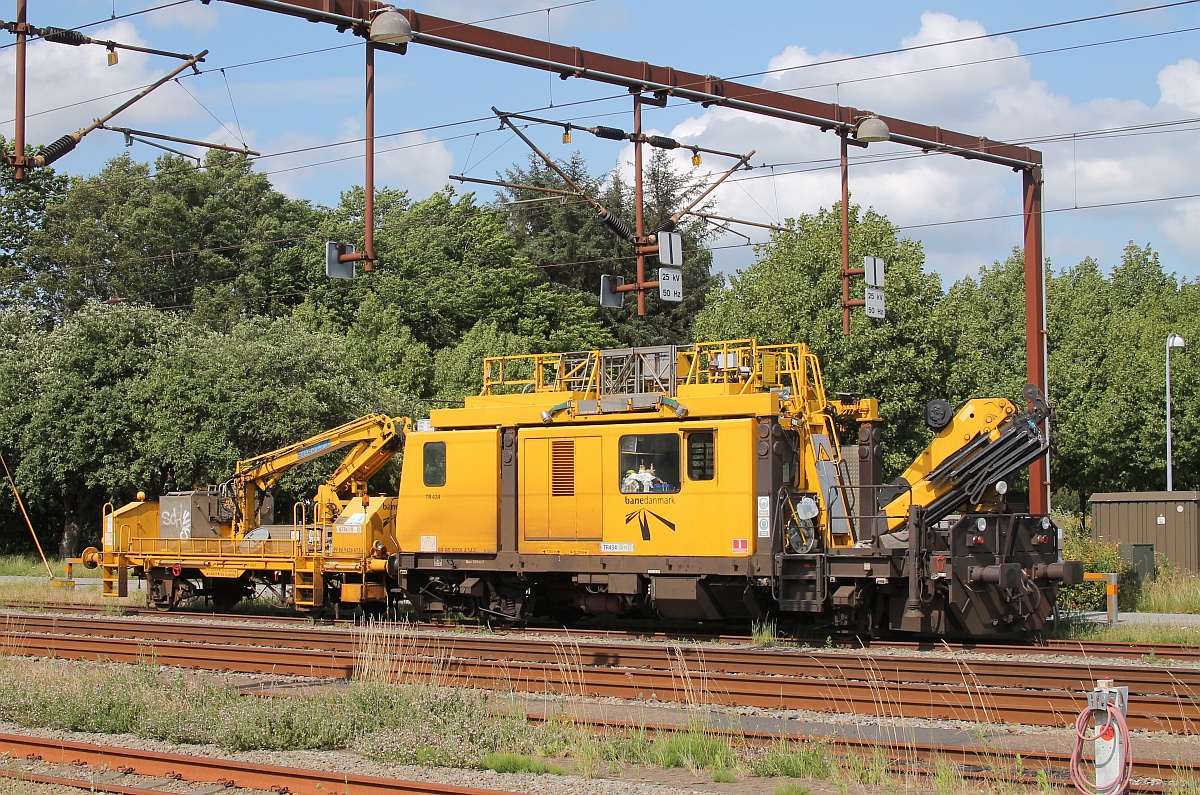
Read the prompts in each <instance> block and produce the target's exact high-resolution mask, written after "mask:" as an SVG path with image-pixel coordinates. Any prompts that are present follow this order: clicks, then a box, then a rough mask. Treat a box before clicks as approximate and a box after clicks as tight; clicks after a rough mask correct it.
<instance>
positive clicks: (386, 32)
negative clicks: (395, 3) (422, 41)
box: [370, 8, 413, 44]
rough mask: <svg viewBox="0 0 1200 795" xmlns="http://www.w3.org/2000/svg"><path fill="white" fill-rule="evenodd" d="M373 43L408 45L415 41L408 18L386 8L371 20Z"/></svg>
mask: <svg viewBox="0 0 1200 795" xmlns="http://www.w3.org/2000/svg"><path fill="white" fill-rule="evenodd" d="M370 36H371V41H374V42H380V43H383V44H406V43H408V42H410V41H412V40H413V32H412V26H411V25H409V24H408V18H407V17H405V16H404V15H403V14H401V13H400V12H399V11H397V10H396V9H394V8H385V9H384V10H383V11H381V12H379V14H377V15H376V17H375V19H373V20H371V31H370Z"/></svg>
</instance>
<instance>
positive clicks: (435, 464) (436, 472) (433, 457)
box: [422, 442, 446, 487]
mask: <svg viewBox="0 0 1200 795" xmlns="http://www.w3.org/2000/svg"><path fill="white" fill-rule="evenodd" d="M422 455H423V456H424V459H425V467H424V472H423V474H424V480H425V485H426V486H429V487H436V486H445V485H446V443H445V442H426V443H425V446H424V448H423V449H422Z"/></svg>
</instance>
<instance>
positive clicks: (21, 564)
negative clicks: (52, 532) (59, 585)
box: [0, 555, 82, 577]
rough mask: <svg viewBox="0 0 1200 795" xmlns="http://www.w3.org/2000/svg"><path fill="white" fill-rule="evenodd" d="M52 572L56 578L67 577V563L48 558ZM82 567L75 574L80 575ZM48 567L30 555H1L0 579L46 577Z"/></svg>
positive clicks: (39, 559) (77, 568)
mask: <svg viewBox="0 0 1200 795" xmlns="http://www.w3.org/2000/svg"><path fill="white" fill-rule="evenodd" d="M47 562H48V563H49V564H50V570H51V571H53V572H54V576H55V577H65V576H67V567H66V563H64V562H63V561H61V560H55V559H53V558H48V559H47ZM81 568H82V567H76V570H75V574H76V575H79V574H80V571H79V570H80V569H81ZM46 576H47V575H46V566H45V565H44V564H43V563H42V560H41V558H32V557H29V556H28V555H0V577H46Z"/></svg>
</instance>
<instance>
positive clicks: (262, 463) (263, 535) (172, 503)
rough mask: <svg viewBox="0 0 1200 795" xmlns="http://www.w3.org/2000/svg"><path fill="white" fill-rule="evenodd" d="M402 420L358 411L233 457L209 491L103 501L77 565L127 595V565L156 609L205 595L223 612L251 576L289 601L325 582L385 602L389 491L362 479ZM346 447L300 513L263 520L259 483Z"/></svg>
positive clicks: (308, 597)
mask: <svg viewBox="0 0 1200 795" xmlns="http://www.w3.org/2000/svg"><path fill="white" fill-rule="evenodd" d="M407 427H408V420H407V419H405V418H397V419H393V418H391V417H387V416H384V415H381V414H369V415H367V416H365V417H360V418H358V419H357V420H353V421H351V422H348V423H346V424H345V425H340V426H338V427H337V428H333V429H331V430H328V431H325V432H324V433H320V434H317V435H316V436H314V437H312V438H310V439H305V440H304V441H302V442H299V443H297V444H293V445H289V446H287V447H283V448H280V449H279V450H275V451H272V452H270V453H265V454H263V455H260V456H257V457H256V458H251V459H249V460H246V461H239V462H238V465H237V469H236V471H235V474H234V476H233V477H232V478H231V479H230V480H229V481H228V482H226V483H224V484H222V485H220V486H210V487H209V488H207V489H199V490H193V491H182V492H172V493H170V494H167V495H164V496H163V497H161V498H159V499H158V500H157V501H151V500H147V499H146V495H145V494H142V493H139V494H138V499H137V501H135V502H131V503H129V504H128V505H125V506H122V507H121V508H116V509H114V508H113V506H112V505H111V504H110V505H106V506H105V507H104V513H103V516H102V527H103V535H104V539H103V540H104V549H103V552H101V551H99V550H96V549H94V548H89V549H86V550H84V552H83V555H82V556H81V558H80V560H81V561H82V562H83V564H84V565H85V566H87V567H89V568H94V567H95V566H97V565H99V566H100V568H101V576H102V587H103V593H104V595H105V596H114V597H116V596H125V595H127V594H128V588H129V585H128V578H129V574H130V571H131V570H132V571H133V573H134V574H136V575H137V576H141V577H143V578H144V579H145V580H146V581H147V582H148V583H149V594H148V598H149V601H150V603H151V604H153V605H155V606H156V607H158V608H160V609H162V610H170V609H171V608H173V607H175V606H177V605H178V604H179V603H180V602H182V601H184V600H185V599H189V598H192V597H196V596H205V597H208V598H209V599H210V600H211V602H212V604H213V606H214V607H216V608H217V609H226V608H228V607H230V606H232V605H233V604H234V603H236V602H238V601H239V600H241V599H242V598H244V597H246V596H247V595H249V594H250V593H251V592H252V589H253V585H254V581H255V580H258V581H260V582H265V583H267V584H268V585H272V586H279V587H281V588H283V589H286V590H288V591H289V596H290V599H291V601H292V603H293V604H294V605H295V606H297V607H300V608H304V607H308V608H318V607H321V606H323V605H324V604H325V602H326V596H327V594H326V584H327V583H328V584H331V585H336V586H337V588H338V593H337V594H336V595H337V596H338V597H339V598H340V599H342V600H345V601H348V602H351V603H359V602H367V603H371V602H377V603H384V602H386V600H387V586H386V583H385V581H384V564H385V558H386V557H387V549H388V547H386V546H385V543H390V544H391V549H393V550H394V549H395V541H394V540H390V539H393V538H394V536H395V521H396V498H395V497H383V496H369V495H368V494H367V481H369V480H370V479H371V477H372V476H374V475H375V474H376V473H377V472H379V471H380V470H381V469H383V467H384V466H386V465H387V463H388V462H389V461H390V460H391V459H392V457H393V456H394V455H395V454H396V453H397V452H398V451H399V450H400V448H401V446H402V444H403V441H404V432H405V430H406V429H407ZM347 447H349V448H350V451H349V453H347V455H346V456H345V458H344V459H343V460H342V462H341V463H340V464H339V465H338V467H337V468H336V469H335V470H334V471H333V473H332V474H331V475H330V476H329V478H328V479H327V480H326V482H325V483H323V484H322V485H321V486H320V487H319V488H318V489H317V494H316V497H315V499H314V500H313V502H312V509H311V510H312V515H311V516H309V515H308V513H309V510H308V508H307V507H306V506H305V505H304V504H301V503H297V504H296V506H295V507H294V509H293V521H292V523H291V524H287V525H272V524H268V523H267V522H268V520H269V519H270V518H271V516H272V514H273V512H274V500H273V499H272V497H271V493H270V489H271V487H273V486H274V485H275V484H276V483H278V482H279V479H280V478H281V477H283V475H284V474H286V473H287V471H288V470H290V469H291V468H293V467H295V466H298V465H300V464H305V463H308V462H310V461H313V460H315V459H317V458H319V457H321V456H323V455H327V454H329V453H332V452H336V451H338V450H342V449H345V448H347Z"/></svg>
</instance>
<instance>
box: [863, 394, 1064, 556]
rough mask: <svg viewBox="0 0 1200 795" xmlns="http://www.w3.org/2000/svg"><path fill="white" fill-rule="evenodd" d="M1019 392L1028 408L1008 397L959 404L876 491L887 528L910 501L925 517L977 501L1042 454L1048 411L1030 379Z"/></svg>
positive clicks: (898, 522)
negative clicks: (880, 490) (920, 449)
mask: <svg viewBox="0 0 1200 795" xmlns="http://www.w3.org/2000/svg"><path fill="white" fill-rule="evenodd" d="M1025 397H1026V398H1028V399H1029V401H1030V403H1032V404H1033V408H1032V409H1030V410H1028V411H1020V410H1019V409H1018V407H1017V405H1016V404H1015V403H1013V402H1012V401H1011V400H1009V399H1008V398H977V399H974V400H971V401H968V402H967V404H966V405H965V406H963V407H962V408H961V409H959V411H958V413H957V414H955V415H954V417H953V418H952V419H950V421H949V422H948V423H947V424H946V425H945V427H943V428H942V429H941V432H940V433H938V435H937V436H936V437H934V439H933V441H932V442H930V443H929V446H928V447H926V448H925V450H924V452H922V453H921V454H920V455H919V456H917V459H916V460H915V461H913V462H912V464H910V465H909V467H908V469H906V470H905V471H904V474H903V475H901V476H900V478H899V479H898V480H896V481H894V482H893V483H892V485H891V490H890V492H889V491H885V493H884V494H883V495H881V497H880V503H882V504H884V508H883V513H884V515H885V516H886V517H887V532H889V533H890V532H894V531H896V530H900V529H902V528H903V527H904V526H905V524H906V523H907V522H908V513H909V508H911V507H912V506H913V505H917V506H919V507H921V508H923V509H924V510H925V513H926V520H927V521H929V522H936V521H938V520H939V519H941V518H942V517H944V516H947V515H948V514H950V513H953V512H954V511H955V510H958V509H959V508H960V507H962V506H963V505H980V504H982V503H983V502H984V501H985V499H986V498H987V491H988V489H989V488H991V487H993V486H995V484H996V482H997V481H999V480H1001V479H1003V478H1006V477H1009V476H1010V475H1011V474H1012V473H1014V472H1016V471H1018V470H1021V469H1023V468H1025V467H1027V466H1028V465H1029V464H1030V463H1031V462H1032V461H1034V460H1035V459H1036V458H1038V456H1041V455H1044V454H1045V452H1046V450H1047V449H1048V448H1049V442H1048V441H1047V438H1046V434H1045V432H1044V431H1043V429H1042V423H1043V421H1044V420H1045V419H1046V418H1047V417H1048V416H1050V415H1051V413H1052V412H1051V409H1050V408H1049V407H1048V406H1047V405H1046V402H1045V401H1044V400H1043V399H1042V395H1041V392H1040V391H1039V390H1038V389H1037V388H1036V387H1034V386H1033V385H1032V384H1030V385H1029V386H1027V387H1025ZM947 408H948V407H947Z"/></svg>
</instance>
